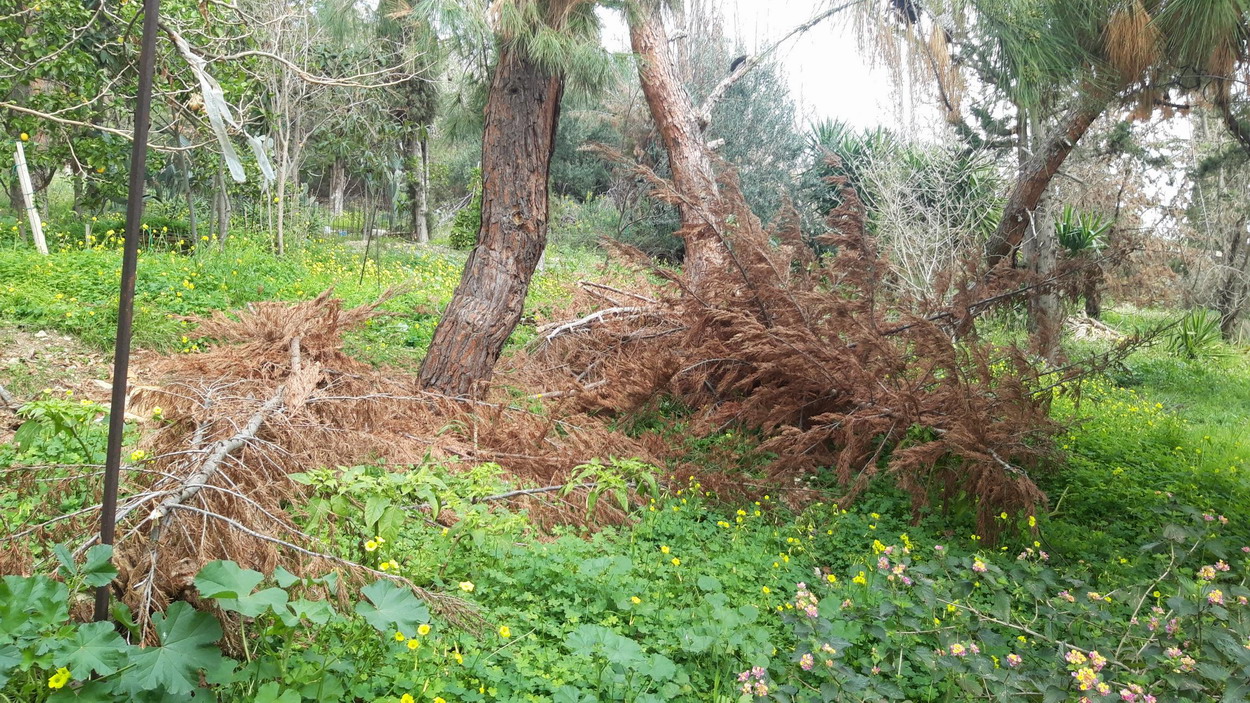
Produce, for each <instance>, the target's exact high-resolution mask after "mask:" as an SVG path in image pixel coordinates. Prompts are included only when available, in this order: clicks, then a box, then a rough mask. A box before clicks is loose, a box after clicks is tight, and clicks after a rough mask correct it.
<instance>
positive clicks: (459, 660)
mask: <svg viewBox="0 0 1250 703" xmlns="http://www.w3.org/2000/svg"><path fill="white" fill-rule="evenodd" d="M451 657H452V659H455V660H456V663H457V664H463V663H464V655H463V654H461V653H460V652H458V651H453V652H452V653H451Z"/></svg>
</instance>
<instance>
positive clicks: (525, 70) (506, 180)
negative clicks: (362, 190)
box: [420, 48, 564, 396]
mask: <svg viewBox="0 0 1250 703" xmlns="http://www.w3.org/2000/svg"><path fill="white" fill-rule="evenodd" d="M522 52H523V50H521V49H517V48H506V49H504V50H503V51H502V52H501V54H500V57H499V63H498V66H497V67H496V69H495V75H494V78H493V79H492V81H491V86H490V95H489V98H488V100H487V103H486V126H485V127H486V128H485V132H484V134H483V135H482V226H481V229H479V230H478V240H477V241H478V243H477V246H476V247H475V248H474V249H473V252H472V253H471V254H470V255H469V261H468V263H466V264H465V268H464V275H463V277H462V278H461V280H460V285H459V286H457V287H456V292H455V294H454V295H453V296H452V299H451V303H450V304H449V305H448V306H447V311H446V312H445V313H444V314H443V318H442V320H440V321H439V323H438V328H437V329H436V330H435V331H434V339H433V341H431V343H430V350H429V353H428V354H427V355H426V357H425V361H424V362H423V363H422V364H421V376H420V381H421V385H422V387H424V388H428V389H431V390H435V391H438V392H441V393H445V394H448V395H456V396H463V395H474V394H479V393H481V392H483V391H484V390H485V387H486V382H487V381H488V380H489V379H490V376H491V373H492V371H493V370H494V366H495V362H496V361H497V360H498V359H499V355H500V354H501V353H502V352H503V346H504V342H505V341H507V339H508V335H510V334H512V331H513V330H514V329H516V326H517V324H518V323H519V322H520V320H521V311H522V306H523V304H524V302H525V294H526V292H527V291H528V290H529V283H530V278H531V277H532V276H533V274H534V267H535V266H536V265H537V264H538V259H539V258H540V257H541V256H542V253H543V248H544V246H545V245H546V241H547V207H548V202H547V177H548V174H549V171H550V167H551V154H552V151H553V150H554V148H555V136H556V126H557V124H558V123H559V115H560V98H561V95H562V93H563V88H564V85H563V81H562V80H561V79H560V78H558V77H554V76H552V75H550V74H549V73H548V72H547V71H546V70H544V69H542V68H541V67H539V66H538V65H537V64H536V63H534V62H533V61H531V60H530V59H529V58H528V57H527V56H525V55H524V54H523V53H522Z"/></svg>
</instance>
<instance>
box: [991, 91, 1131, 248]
mask: <svg viewBox="0 0 1250 703" xmlns="http://www.w3.org/2000/svg"><path fill="white" fill-rule="evenodd" d="M1105 108H1106V103H1105V102H1100V101H1098V100H1096V99H1094V98H1084V99H1082V100H1080V101H1079V102H1078V103H1077V105H1076V106H1075V107H1073V108H1071V109H1070V110H1069V111H1068V112H1067V114H1066V115H1065V116H1064V119H1063V122H1062V123H1061V124H1060V125H1059V129H1057V130H1056V131H1055V132H1054V133H1052V134H1051V135H1050V136H1049V137H1048V138H1047V139H1046V142H1045V143H1044V144H1042V145H1040V146H1041V148H1038V149H1034V151H1033V154H1032V155H1031V156H1030V157H1029V159H1028V161H1027V162H1025V164H1024V165H1023V167H1022V168H1021V169H1020V177H1019V178H1018V179H1016V185H1015V187H1014V188H1012V191H1011V195H1010V196H1009V197H1008V198H1007V205H1006V206H1005V207H1004V208H1003V216H1002V219H1001V220H1000V221H999V223H998V229H997V231H995V232H994V234H993V235H992V236H991V237H990V241H989V243H988V244H986V247H985V254H986V259H987V262H988V263H989V265H990V267H991V268H993V267H994V266H996V265H997V264H998V263H999V262H1001V261H1002V260H1003V259H1008V260H1010V259H1011V258H1012V254H1013V253H1014V252H1015V250H1016V249H1017V248H1018V247H1019V246H1020V242H1022V241H1023V240H1024V235H1025V233H1026V232H1028V230H1029V216H1030V213H1032V212H1033V211H1034V210H1036V209H1037V205H1038V203H1039V202H1041V199H1042V195H1043V194H1044V193H1045V192H1046V187H1047V186H1048V185H1050V181H1051V179H1053V178H1054V177H1055V174H1056V173H1058V172H1059V168H1060V167H1061V166H1062V165H1063V162H1064V161H1065V160H1066V159H1067V158H1068V155H1069V154H1071V153H1072V150H1073V149H1074V148H1076V144H1077V142H1078V141H1080V139H1081V137H1082V136H1084V135H1085V133H1086V132H1087V131H1089V127H1090V125H1091V124H1093V123H1094V120H1096V119H1098V116H1099V115H1101V114H1102V112H1103V110H1104V109H1105Z"/></svg>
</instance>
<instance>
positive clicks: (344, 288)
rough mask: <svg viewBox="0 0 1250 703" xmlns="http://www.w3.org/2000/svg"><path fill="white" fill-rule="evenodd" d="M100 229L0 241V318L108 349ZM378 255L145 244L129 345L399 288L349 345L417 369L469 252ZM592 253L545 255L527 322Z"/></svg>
mask: <svg viewBox="0 0 1250 703" xmlns="http://www.w3.org/2000/svg"><path fill="white" fill-rule="evenodd" d="M106 232H107V230H106ZM101 236H103V237H104V240H103V241H102V242H100V243H99V244H97V245H95V246H92V247H86V246H84V245H83V244H82V243H81V242H78V241H73V242H71V241H70V240H68V239H64V238H63V239H61V240H60V241H59V243H58V244H57V245H56V246H55V247H54V249H53V252H52V253H51V254H50V255H49V256H47V257H43V256H39V255H38V254H37V253H36V252H35V251H34V250H33V249H32V248H30V247H28V246H19V245H15V244H14V243H13V242H9V244H8V246H4V247H3V248H0V281H3V282H2V283H0V320H4V321H7V322H10V323H13V324H17V325H20V326H22V327H25V328H29V329H50V330H57V331H61V332H66V333H69V334H72V335H74V336H76V337H78V338H79V339H81V340H82V341H84V342H85V343H86V344H88V345H90V346H92V347H95V348H97V349H104V350H107V349H109V348H110V347H111V346H112V343H113V337H114V335H115V324H116V311H117V295H118V293H117V289H118V280H119V275H120V274H119V272H120V267H121V252H120V249H119V248H118V242H117V238H116V236H114V237H112V238H110V237H108V236H107V235H106V234H104V233H101ZM0 246H2V245H0ZM374 251H376V250H372V249H371V253H370V255H369V258H368V260H364V258H363V256H362V253H361V252H360V251H358V250H356V249H353V248H351V247H349V246H347V245H346V244H345V243H343V242H341V241H338V240H336V239H331V240H313V241H307V242H303V243H301V244H300V245H299V246H295V247H293V248H292V251H290V252H289V253H288V255H287V256H285V257H282V258H278V257H275V256H273V255H272V254H271V253H270V251H269V247H268V244H267V241H266V240H265V238H264V237H261V236H257V235H253V236H245V235H234V236H233V237H232V238H231V240H230V244H229V246H228V247H226V248H225V250H224V251H223V250H220V249H219V248H218V247H216V246H215V245H214V244H213V243H212V242H201V245H200V246H198V247H194V248H193V249H192V250H191V251H189V252H184V251H182V250H181V248H175V249H173V250H170V249H169V248H168V247H166V248H164V249H154V248H149V249H146V250H141V254H140V257H139V269H138V270H139V274H138V280H137V282H136V299H135V326H134V335H135V337H134V339H135V344H136V345H137V346H140V347H145V348H150V349H156V350H162V351H194V350H195V349H196V348H197V347H196V346H195V343H194V341H193V340H190V339H189V338H187V337H185V336H184V333H185V332H186V330H187V323H186V322H185V321H184V320H183V319H182V318H183V317H186V316H199V315H206V314H209V313H211V312H213V311H215V310H227V311H228V310H233V309H237V308H240V307H242V306H244V305H246V304H247V303H250V302H256V301H262V300H288V301H294V300H302V299H307V298H311V297H314V296H316V295H317V294H319V293H321V292H322V291H324V290H327V289H330V288H333V289H334V291H335V295H336V296H338V297H341V298H343V299H344V300H346V301H347V302H348V303H349V304H351V305H361V304H365V303H369V302H372V301H374V300H376V299H377V298H378V297H379V296H380V295H381V294H382V293H383V292H385V291H386V290H388V289H390V288H397V289H399V290H400V291H401V293H400V294H399V295H398V296H396V297H395V298H393V299H392V300H390V301H388V302H387V303H386V304H385V305H383V308H382V309H383V310H384V311H386V312H388V313H393V314H392V315H388V316H384V317H381V318H378V319H375V320H373V321H371V322H370V324H369V325H368V326H367V328H366V329H364V330H362V331H360V332H359V333H357V334H355V335H353V336H352V337H351V338H350V339H349V340H348V346H349V348H350V349H351V350H352V351H353V352H354V353H356V354H357V355H358V356H359V357H360V358H363V359H367V360H369V361H372V362H374V363H391V364H401V365H411V364H415V363H417V362H418V361H419V360H420V358H421V357H422V356H424V353H425V348H426V346H427V345H428V344H429V340H430V338H431V336H432V334H433V330H434V325H435V323H436V322H437V316H438V312H439V310H440V309H441V308H442V307H443V306H444V305H445V304H446V302H447V301H448V300H449V299H450V298H451V294H452V292H453V291H454V290H455V287H456V285H457V283H458V282H459V279H460V272H461V269H462V268H463V266H464V258H465V255H464V254H463V253H460V252H451V251H445V250H442V249H438V248H419V249H418V248H415V247H412V246H409V245H407V244H403V243H395V242H389V243H388V242H384V243H383V244H382V246H381V254H380V255H375V254H374V253H373V252H374ZM588 256H589V255H587V254H584V253H581V252H576V251H574V252H559V251H555V252H550V253H549V256H548V264H549V265H548V266H547V268H546V269H545V270H544V271H543V272H541V273H539V274H538V275H537V276H536V277H535V280H534V282H533V284H532V285H531V289H530V297H529V300H528V301H527V309H528V311H529V313H530V316H531V319H532V316H533V315H535V314H543V313H545V312H546V313H550V312H552V311H554V310H555V309H557V308H559V307H560V306H561V305H563V304H565V303H566V302H567V300H568V297H567V293H566V291H567V289H568V288H567V287H568V284H570V283H572V281H574V280H575V279H576V278H577V277H579V276H580V275H582V274H581V273H580V272H583V271H585V270H586V269H587V268H589V263H588V262H589V259H588ZM530 333H532V330H531V329H527V328H525V327H522V328H519V329H518V331H517V334H516V336H515V337H514V341H517V342H520V341H524V340H525V339H526V338H527V336H528V335H529V334H530Z"/></svg>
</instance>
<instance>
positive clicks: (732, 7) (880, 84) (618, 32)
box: [603, 0, 903, 127]
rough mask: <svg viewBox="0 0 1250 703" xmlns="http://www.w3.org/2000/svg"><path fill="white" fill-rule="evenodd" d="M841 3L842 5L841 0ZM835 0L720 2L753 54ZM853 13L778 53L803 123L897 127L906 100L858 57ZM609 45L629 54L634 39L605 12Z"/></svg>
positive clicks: (731, 29)
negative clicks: (827, 121) (852, 28)
mask: <svg viewBox="0 0 1250 703" xmlns="http://www.w3.org/2000/svg"><path fill="white" fill-rule="evenodd" d="M838 1H839V2H840V1H841V0H838ZM830 2H831V0H721V1H720V2H719V3H718V5H719V7H720V11H721V13H722V15H723V16H724V20H725V31H726V33H727V34H729V35H731V36H736V37H737V38H738V39H739V40H740V41H741V42H742V44H743V46H744V47H745V49H746V50H747V51H748V52H754V51H755V50H757V49H760V48H764V47H767V46H769V45H770V44H772V43H773V42H774V41H776V39H777V38H778V37H780V36H782V35H784V34H786V33H787V32H788V31H790V30H791V29H793V28H794V27H797V26H798V25H800V24H802V23H803V22H804V21H805V20H807V19H809V18H810V17H812V16H813V15H815V14H816V13H817V12H819V11H820V10H822V9H825V8H827V7H829V6H830V5H829V3H830ZM851 12H853V10H844V11H843V12H841V13H839V14H837V15H834V16H833V17H831V18H829V19H827V20H825V21H824V22H822V23H821V24H819V25H817V26H816V27H814V28H812V29H811V30H809V31H808V32H806V33H805V34H803V35H801V36H799V37H797V38H791V39H790V40H789V41H787V42H786V43H785V44H784V45H782V47H781V48H780V49H778V51H777V53H776V55H775V56H776V58H777V59H778V60H779V61H780V63H781V65H782V68H783V69H784V70H785V72H786V75H787V77H788V78H789V81H790V93H791V97H792V98H793V99H794V101H795V104H796V105H797V107H798V113H799V119H800V123H801V124H803V125H806V124H808V123H810V122H812V121H814V120H819V119H825V118H829V119H841V120H843V121H844V122H848V123H850V124H852V125H854V126H856V127H874V126H877V125H885V126H890V127H898V126H899V123H900V122H901V121H903V117H902V114H901V110H902V108H901V107H900V106H901V104H902V101H901V100H900V99H899V96H897V95H895V94H894V92H893V91H892V90H891V87H890V79H889V75H888V74H887V73H886V72H885V70H884V69H881V68H873V67H871V66H870V65H869V64H868V62H867V61H866V60H865V58H864V57H862V56H861V55H860V53H859V48H858V46H857V45H856V40H855V37H854V36H853V34H852V32H851V31H850V30H849V28H848V26H847V24H848V21H849V16H850V13H851ZM603 19H604V42H605V44H606V45H607V46H608V48H609V49H611V50H614V51H628V47H629V40H628V34H627V32H626V30H625V27H624V24H623V22H622V20H621V17H620V14H619V13H616V12H612V13H605V14H604V15H603Z"/></svg>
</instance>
